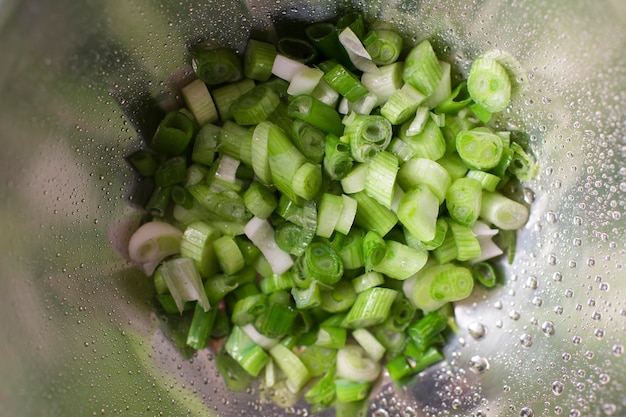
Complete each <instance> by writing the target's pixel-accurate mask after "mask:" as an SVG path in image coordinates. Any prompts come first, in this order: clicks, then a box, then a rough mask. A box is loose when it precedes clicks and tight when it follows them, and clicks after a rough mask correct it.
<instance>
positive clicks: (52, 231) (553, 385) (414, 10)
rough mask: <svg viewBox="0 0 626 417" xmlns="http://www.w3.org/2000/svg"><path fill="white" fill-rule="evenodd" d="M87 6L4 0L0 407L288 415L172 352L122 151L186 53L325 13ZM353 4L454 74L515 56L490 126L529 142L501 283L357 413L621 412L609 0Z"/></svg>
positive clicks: (618, 87)
mask: <svg viewBox="0 0 626 417" xmlns="http://www.w3.org/2000/svg"><path fill="white" fill-rule="evenodd" d="M83 3H84V4H80V5H79V4H77V3H76V2H70V1H67V0H59V1H56V2H54V3H45V2H40V1H35V0H32V1H22V2H19V1H6V0H5V1H4V2H1V3H0V22H3V26H2V27H1V30H0V50H1V51H3V54H2V56H3V63H2V65H1V66H0V96H1V97H2V100H0V135H1V137H2V151H1V152H0V172H1V174H2V178H1V179H0V214H1V216H0V219H1V220H0V221H1V223H2V228H1V229H0V230H2V236H3V239H2V240H1V241H0V267H1V271H2V275H3V276H2V279H1V280H0V294H1V295H0V297H1V301H2V302H0V314H1V317H2V331H3V340H2V341H0V374H1V375H3V378H2V381H1V382H0V415H3V416H7V417H16V416H89V415H126V416H132V415H136V416H144V415H145V416H152V415H164V416H167V415H172V416H180V415H203V416H206V415H216V416H217V415H220V416H233V415H240V414H242V413H244V414H253V413H254V414H255V415H260V416H270V415H288V414H289V415H291V414H296V415H306V414H307V410H306V408H304V404H302V403H297V404H295V405H293V406H292V407H290V408H287V409H286V410H283V409H280V408H278V407H276V406H275V405H273V403H272V402H271V401H258V400H257V398H258V396H259V392H258V390H256V389H255V390H250V391H249V392H245V393H241V394H237V395H233V394H232V393H230V392H229V391H228V390H227V389H226V387H225V386H224V384H223V382H222V381H221V378H220V377H219V376H218V375H217V373H216V370H215V366H214V364H213V355H212V353H211V352H209V351H204V352H200V353H198V354H197V355H196V356H194V357H192V358H191V359H188V358H185V357H183V356H182V355H181V353H180V351H179V350H178V349H177V348H176V347H175V344H174V343H173V339H175V337H176V336H177V334H176V333H175V332H172V330H171V329H172V328H175V326H172V325H171V324H172V323H165V321H166V319H165V318H164V317H160V316H158V315H157V314H156V313H155V310H154V309H153V308H152V304H151V296H152V289H151V286H150V283H149V282H148V281H147V280H146V279H145V277H143V276H142V275H141V274H140V273H139V272H138V271H137V270H135V269H133V268H132V267H131V265H130V264H129V263H128V262H127V261H126V260H125V259H124V248H125V240H126V239H127V238H128V234H129V233H130V231H131V230H132V229H133V227H135V226H136V224H137V222H138V221H139V218H140V217H141V214H142V213H141V210H140V209H139V204H138V203H139V202H141V201H143V200H144V199H145V198H146V196H145V195H144V194H142V187H141V185H142V184H141V183H140V182H139V181H138V179H137V178H136V176H135V175H134V173H133V172H132V171H131V170H130V169H129V167H128V166H127V165H126V164H125V163H124V161H123V157H124V156H125V155H127V154H128V153H129V152H130V151H132V150H134V149H137V148H138V147H140V146H141V143H142V138H146V137H149V135H150V132H151V130H152V129H154V123H155V118H154V117H150V116H151V115H152V114H154V110H155V109H159V108H160V109H168V108H172V107H174V106H176V105H177V103H179V102H180V100H179V98H178V97H177V95H176V93H175V92H176V89H177V88H178V87H180V86H181V85H182V83H183V82H184V80H185V79H186V77H187V76H188V75H189V67H188V65H187V63H186V57H185V50H186V46H188V45H190V44H192V43H194V42H197V41H199V40H202V39H208V38H211V39H214V40H215V41H216V42H219V43H222V44H225V45H228V46H231V47H233V48H235V49H241V48H243V46H244V45H245V39H246V38H247V37H248V36H249V35H250V34H252V35H259V34H261V33H265V36H268V37H270V38H271V37H275V36H277V35H280V34H282V33H283V32H284V31H285V30H297V29H298V28H301V27H302V23H303V22H309V21H317V20H324V19H327V18H330V17H332V16H334V15H335V14H336V13H337V11H338V10H343V9H342V8H341V7H339V5H338V4H334V3H333V4H329V3H326V2H323V1H312V2H286V1H281V0H277V1H272V2H266V1H248V2H227V3H223V2H221V1H206V2H201V1H181V2H175V3H174V2H157V1H151V0H132V1H128V0H112V1H106V2H104V1H102V2H97V1H92V2H83ZM341 4H342V5H344V6H347V5H350V4H351V3H345V4H344V3H341ZM354 5H355V6H359V7H361V8H362V9H363V10H364V11H365V14H366V16H367V17H368V19H371V20H375V19H380V20H384V21H387V22H390V23H392V24H393V25H395V26H396V27H398V29H400V30H401V31H402V32H403V33H405V34H406V39H407V41H408V42H409V43H415V42H417V41H418V40H420V39H423V38H426V37H428V38H429V39H431V40H432V42H433V45H434V46H435V48H436V49H437V51H438V52H439V53H440V54H442V56H444V57H445V58H446V59H447V60H448V61H450V62H451V63H453V64H454V69H455V71H456V74H460V75H462V74H466V73H467V69H468V68H467V63H468V62H469V60H471V59H473V58H474V57H476V56H478V55H480V54H481V53H484V52H486V51H493V50H500V51H506V52H507V53H509V54H511V55H512V56H514V57H515V58H516V59H517V61H518V62H519V65H520V72H519V73H518V74H517V75H518V77H519V80H518V81H519V82H520V91H519V92H518V93H517V94H516V96H515V97H514V100H513V103H512V105H511V107H510V109H508V110H507V112H506V114H505V115H504V116H503V117H502V118H501V119H500V121H499V122H500V123H501V124H503V125H504V126H505V127H507V128H515V129H519V130H520V131H524V132H527V133H528V146H529V147H530V148H531V149H532V151H533V152H534V154H535V155H536V156H537V157H538V160H539V164H540V172H539V175H538V176H537V178H536V179H534V180H532V181H531V182H529V183H527V184H524V187H525V189H524V190H522V191H523V195H524V196H525V198H526V199H527V201H529V202H532V215H531V218H530V220H529V222H528V224H527V225H526V226H525V228H524V229H523V230H522V231H521V232H520V234H519V237H518V250H517V254H516V257H515V261H514V263H513V264H511V265H509V264H506V263H505V262H503V263H502V264H501V265H500V268H501V271H502V272H503V274H504V276H505V277H506V282H505V283H504V285H500V286H498V287H497V288H494V289H492V290H489V291H487V290H480V289H479V290H477V291H476V292H475V293H474V295H473V296H472V298H471V299H469V300H467V301H465V302H463V303H460V304H458V305H457V306H456V314H457V318H458V325H459V333H458V335H457V336H456V337H455V338H454V339H453V340H452V341H451V342H450V344H449V345H448V346H447V347H446V351H445V352H446V361H445V362H444V363H442V364H440V365H437V366H434V367H432V368H430V369H429V370H427V371H426V372H424V373H423V374H422V375H421V376H420V378H419V380H418V381H417V382H416V383H415V384H413V385H411V386H409V387H406V388H404V389H399V390H396V389H394V388H393V387H392V386H390V385H385V386H383V387H382V388H381V391H380V393H379V394H378V395H376V397H375V398H373V400H372V403H371V407H370V415H372V416H376V417H387V416H389V417H391V416H407V417H408V416H416V417H417V416H475V417H478V416H513V417H517V416H520V417H531V416H537V417H538V416H559V415H562V416H569V417H578V416H622V415H625V414H626V390H625V389H624V375H626V360H625V355H624V344H625V340H624V339H625V338H624V334H625V329H626V301H625V300H626V296H625V294H626V281H625V280H624V266H625V264H626V253H625V251H626V247H625V241H626V239H625V238H624V229H625V228H624V226H625V218H626V213H625V210H624V208H625V206H626V197H625V192H626V144H625V137H626V107H625V106H624V103H625V102H626V54H625V53H624V51H625V50H626V30H625V27H626V26H625V24H624V22H625V21H626V20H625V19H624V17H623V16H624V12H625V10H624V6H623V3H620V2H619V1H616V2H615V5H613V3H612V2H601V1H598V2H587V1H567V2H544V1H539V0H537V1H509V2H502V1H497V0H491V1H434V0H431V1H389V2H365V3H363V4H361V3H358V4H357V3H354ZM612 7H615V8H612ZM620 13H621V14H620ZM294 22H295V23H296V24H293V23H294ZM144 193H145V191H144ZM324 415H330V414H328V413H325V414H324Z"/></svg>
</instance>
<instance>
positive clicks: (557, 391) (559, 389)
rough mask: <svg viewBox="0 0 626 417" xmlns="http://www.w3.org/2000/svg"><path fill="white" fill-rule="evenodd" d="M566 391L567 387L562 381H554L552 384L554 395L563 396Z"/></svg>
mask: <svg viewBox="0 0 626 417" xmlns="http://www.w3.org/2000/svg"><path fill="white" fill-rule="evenodd" d="M564 389H565V385H564V384H563V383H562V382H561V381H554V382H553V383H552V393H553V394H554V395H561V394H563V390H564Z"/></svg>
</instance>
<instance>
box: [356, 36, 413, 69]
mask: <svg viewBox="0 0 626 417" xmlns="http://www.w3.org/2000/svg"><path fill="white" fill-rule="evenodd" d="M363 45H364V46H365V49H367V52H369V54H370V56H371V57H372V61H374V63H375V64H376V65H389V64H392V63H394V62H396V61H397V60H398V57H399V56H400V53H401V52H402V47H403V45H404V42H403V40H402V36H400V34H399V33H398V32H396V31H393V30H388V29H373V30H370V31H369V33H368V34H367V35H366V36H365V38H364V39H363Z"/></svg>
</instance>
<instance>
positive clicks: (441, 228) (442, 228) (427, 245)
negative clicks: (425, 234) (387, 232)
mask: <svg viewBox="0 0 626 417" xmlns="http://www.w3.org/2000/svg"><path fill="white" fill-rule="evenodd" d="M447 232H448V222H447V221H446V220H445V219H444V218H442V217H440V218H438V219H437V224H436V225H435V237H434V238H432V239H431V240H428V241H425V242H424V241H419V244H418V243H417V242H413V241H412V240H411V239H415V237H414V236H413V235H412V234H411V233H410V232H408V230H406V229H405V233H404V236H405V239H406V241H407V244H408V245H409V246H412V247H419V248H424V249H426V250H429V251H430V250H434V249H436V248H438V247H440V246H441V245H442V244H443V241H444V239H445V237H446V233H447ZM455 256H456V255H455ZM452 259H454V257H453V258H452Z"/></svg>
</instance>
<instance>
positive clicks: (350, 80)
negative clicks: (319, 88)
mask: <svg viewBox="0 0 626 417" xmlns="http://www.w3.org/2000/svg"><path fill="white" fill-rule="evenodd" d="M323 78H324V81H326V82H327V83H328V84H329V85H330V86H331V87H332V88H333V89H335V90H336V91H337V92H338V93H339V94H341V95H342V96H343V97H345V98H346V99H348V100H349V101H352V102H354V101H357V100H358V99H360V98H361V97H363V96H364V95H366V94H367V93H368V90H367V88H365V86H364V85H363V84H361V82H360V81H359V78H358V77H357V76H356V75H354V74H353V73H352V72H350V71H349V70H348V69H346V67H344V66H343V65H341V64H337V65H335V67H334V68H332V69H331V70H329V71H328V72H326V73H325V74H324V77H323Z"/></svg>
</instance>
